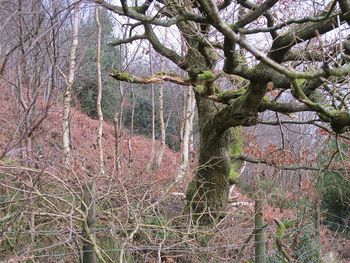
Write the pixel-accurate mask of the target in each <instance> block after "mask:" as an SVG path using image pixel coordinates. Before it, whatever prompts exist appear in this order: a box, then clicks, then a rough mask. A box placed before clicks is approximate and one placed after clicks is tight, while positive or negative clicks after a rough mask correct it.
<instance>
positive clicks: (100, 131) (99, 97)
mask: <svg viewBox="0 0 350 263" xmlns="http://www.w3.org/2000/svg"><path fill="white" fill-rule="evenodd" d="M99 8H100V6H99V5H96V8H95V18H96V26H97V28H96V29H97V38H96V52H97V53H96V68H97V89H98V90H97V102H96V108H97V115H98V121H99V123H98V134H97V142H98V148H99V160H100V174H101V175H104V174H105V167H104V157H103V113H102V107H101V100H102V77H101V23H100V18H99Z"/></svg>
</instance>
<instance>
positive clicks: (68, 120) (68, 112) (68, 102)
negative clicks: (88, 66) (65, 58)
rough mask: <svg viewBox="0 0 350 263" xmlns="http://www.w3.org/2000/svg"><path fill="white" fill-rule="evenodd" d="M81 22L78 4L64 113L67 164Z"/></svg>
mask: <svg viewBox="0 0 350 263" xmlns="http://www.w3.org/2000/svg"><path fill="white" fill-rule="evenodd" d="M79 20H80V6H79V3H77V4H76V6H75V8H74V16H73V24H72V45H71V49H70V53H69V72H68V78H67V79H66V89H65V92H64V95H63V97H64V113H63V153H64V156H65V161H66V163H69V162H70V158H71V148H72V145H71V140H72V134H71V103H72V85H73V81H74V73H75V64H76V57H77V56H76V52H77V47H78V42H79V37H78V30H79Z"/></svg>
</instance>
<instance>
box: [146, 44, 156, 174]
mask: <svg viewBox="0 0 350 263" xmlns="http://www.w3.org/2000/svg"><path fill="white" fill-rule="evenodd" d="M149 73H150V76H152V75H153V63H152V47H151V45H149ZM151 100H152V101H151V103H152V146H151V159H150V162H149V163H148V167H147V169H148V170H149V169H153V168H154V165H153V164H154V159H155V155H156V153H155V147H156V146H155V143H156V132H155V101H154V85H153V84H151Z"/></svg>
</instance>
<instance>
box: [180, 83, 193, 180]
mask: <svg viewBox="0 0 350 263" xmlns="http://www.w3.org/2000/svg"><path fill="white" fill-rule="evenodd" d="M191 92H192V90H191V88H189V89H188V90H187V96H186V102H185V104H186V111H185V112H186V114H185V120H184V128H183V142H182V152H181V163H180V169H179V172H178V174H177V176H176V181H178V182H179V183H180V182H182V181H183V179H184V178H185V175H186V170H187V166H188V159H189V143H190V132H191V120H193V119H192V118H191V114H192V101H191Z"/></svg>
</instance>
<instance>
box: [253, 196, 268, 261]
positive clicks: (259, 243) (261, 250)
mask: <svg viewBox="0 0 350 263" xmlns="http://www.w3.org/2000/svg"><path fill="white" fill-rule="evenodd" d="M263 203H264V202H263V200H262V197H261V196H260V195H259V194H258V197H257V198H256V200H255V229H256V232H255V262H256V263H265V262H266V252H265V251H266V250H265V242H266V240H265V233H264V212H263Z"/></svg>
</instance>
